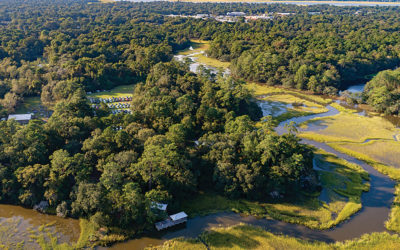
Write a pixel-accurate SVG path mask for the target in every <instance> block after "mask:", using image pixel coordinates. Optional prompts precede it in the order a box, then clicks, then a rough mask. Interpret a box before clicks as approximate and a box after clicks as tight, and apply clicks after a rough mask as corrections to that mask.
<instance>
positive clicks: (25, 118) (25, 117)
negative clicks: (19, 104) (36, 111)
mask: <svg viewBox="0 0 400 250" xmlns="http://www.w3.org/2000/svg"><path fill="white" fill-rule="evenodd" d="M11 119H15V120H16V121H29V120H30V119H32V114H14V115H9V116H8V120H11Z"/></svg>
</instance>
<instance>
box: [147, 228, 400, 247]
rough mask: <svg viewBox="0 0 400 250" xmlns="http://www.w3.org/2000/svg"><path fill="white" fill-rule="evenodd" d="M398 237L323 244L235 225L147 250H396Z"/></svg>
mask: <svg viewBox="0 0 400 250" xmlns="http://www.w3.org/2000/svg"><path fill="white" fill-rule="evenodd" d="M399 248H400V238H399V236H398V235H390V234H388V233H372V234H366V235H363V236H362V237H361V238H359V239H355V240H351V241H345V242H336V243H324V242H317V241H306V240H301V239H298V238H295V237H288V236H285V235H277V234H273V233H271V232H268V231H266V230H264V229H263V228H261V227H254V226H249V225H237V226H233V227H227V228H214V229H212V230H210V231H208V232H204V233H203V234H202V235H201V236H199V237H198V238H197V239H183V238H179V239H174V240H170V241H167V242H165V243H164V244H163V245H161V246H157V247H151V248H150V249H163V250H164V249H188V250H189V249H190V250H192V249H193V250H197V249H199V250H200V249H201V250H203V249H204V250H205V249H307V250H310V249H316V250H317V249H318V250H320V249H368V250H369V249H399Z"/></svg>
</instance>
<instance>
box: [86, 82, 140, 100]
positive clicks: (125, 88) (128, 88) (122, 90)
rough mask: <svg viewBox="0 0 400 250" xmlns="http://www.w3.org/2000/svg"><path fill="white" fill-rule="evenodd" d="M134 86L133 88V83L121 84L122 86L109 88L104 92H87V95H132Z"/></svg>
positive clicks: (105, 96) (99, 96)
mask: <svg viewBox="0 0 400 250" xmlns="http://www.w3.org/2000/svg"><path fill="white" fill-rule="evenodd" d="M134 88H135V84H131V85H122V86H118V87H115V88H113V89H111V90H106V91H104V92H99V93H92V94H88V95H87V96H88V97H96V98H110V97H124V96H132V94H133V89H134Z"/></svg>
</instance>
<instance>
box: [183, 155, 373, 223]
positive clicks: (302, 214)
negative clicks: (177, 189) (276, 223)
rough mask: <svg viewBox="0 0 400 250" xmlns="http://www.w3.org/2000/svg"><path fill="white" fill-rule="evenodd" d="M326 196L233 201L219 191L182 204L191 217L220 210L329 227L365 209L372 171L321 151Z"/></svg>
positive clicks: (318, 161)
mask: <svg viewBox="0 0 400 250" xmlns="http://www.w3.org/2000/svg"><path fill="white" fill-rule="evenodd" d="M315 161H316V164H317V166H318V170H317V172H318V175H319V178H320V179H321V184H322V187H323V192H324V198H323V199H321V195H320V193H319V192H317V193H303V194H301V195H300V196H301V197H300V198H299V199H296V200H291V201H280V202H265V203H263V202H255V201H248V200H244V199H242V200H230V199H227V198H225V197H223V196H220V195H217V194H210V193H203V194H201V195H199V196H197V197H195V198H194V199H193V200H188V201H187V202H186V203H185V204H183V205H182V207H181V208H182V210H184V211H185V212H187V213H188V214H189V216H191V217H194V216H198V215H205V214H209V213H214V212H220V211H234V212H237V213H242V214H247V215H254V216H257V217H266V218H273V219H277V220H281V221H285V222H289V223H296V224H302V225H305V226H307V227H310V228H314V229H326V228H330V227H332V226H334V225H337V224H339V223H340V222H342V221H344V220H346V219H347V218H349V217H350V216H351V215H353V214H354V213H356V212H357V211H358V210H360V209H361V200H360V199H361V194H362V192H363V191H368V190H369V184H368V182H365V183H363V180H368V178H369V177H368V173H367V172H365V171H364V170H363V169H362V168H361V167H360V166H358V165H354V164H350V163H348V162H346V161H344V160H342V159H339V158H337V157H336V156H334V155H331V154H328V153H325V152H322V151H318V152H317V154H316V158H315Z"/></svg>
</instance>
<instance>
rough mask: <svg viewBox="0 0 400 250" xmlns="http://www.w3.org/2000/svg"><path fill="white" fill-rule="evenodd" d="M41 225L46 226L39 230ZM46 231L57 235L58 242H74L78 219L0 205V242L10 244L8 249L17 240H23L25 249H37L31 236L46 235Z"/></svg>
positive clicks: (37, 246) (13, 246) (78, 232)
mask: <svg viewBox="0 0 400 250" xmlns="http://www.w3.org/2000/svg"><path fill="white" fill-rule="evenodd" d="M42 225H47V226H46V227H45V228H43V230H39V227H40V226H42ZM48 232H49V233H52V234H54V235H55V236H57V238H58V242H60V243H63V242H67V243H70V242H76V241H77V240H78V238H79V234H80V226H79V221H78V220H75V219H64V218H60V217H57V216H54V215H46V214H41V213H38V212H36V211H34V210H32V209H26V208H23V207H19V206H13V205H2V204H1V205H0V242H1V243H2V244H5V245H8V246H10V249H14V248H16V244H17V243H19V242H24V244H23V245H24V248H25V249H29V248H32V249H39V245H38V244H37V243H36V242H35V241H34V240H33V241H32V240H31V236H32V235H36V236H38V235H47V233H48ZM46 237H47V236H46Z"/></svg>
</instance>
